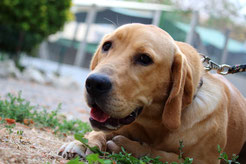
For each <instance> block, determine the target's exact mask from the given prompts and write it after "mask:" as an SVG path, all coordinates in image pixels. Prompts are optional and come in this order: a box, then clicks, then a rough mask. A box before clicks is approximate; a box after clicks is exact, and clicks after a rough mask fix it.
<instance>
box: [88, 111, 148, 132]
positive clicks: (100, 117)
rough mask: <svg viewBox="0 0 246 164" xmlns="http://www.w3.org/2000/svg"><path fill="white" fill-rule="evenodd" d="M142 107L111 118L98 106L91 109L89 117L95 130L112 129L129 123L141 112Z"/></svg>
mask: <svg viewBox="0 0 246 164" xmlns="http://www.w3.org/2000/svg"><path fill="white" fill-rule="evenodd" d="M142 110H143V107H138V108H136V109H135V110H134V111H133V112H132V113H131V114H130V115H128V116H126V117H124V118H120V119H117V118H113V117H110V116H109V115H107V114H106V113H104V112H103V111H102V110H101V109H100V108H92V109H91V117H90V118H89V120H90V123H91V125H92V127H93V128H94V129H95V130H97V129H98V130H105V131H112V130H117V129H119V128H120V127H121V126H123V125H128V124H131V123H132V122H133V121H135V119H136V118H137V116H138V115H139V114H140V113H141V112H142Z"/></svg>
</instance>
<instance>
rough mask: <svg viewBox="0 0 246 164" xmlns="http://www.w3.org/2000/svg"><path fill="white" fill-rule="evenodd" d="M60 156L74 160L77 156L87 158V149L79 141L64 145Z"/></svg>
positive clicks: (59, 152) (59, 153) (60, 150)
mask: <svg viewBox="0 0 246 164" xmlns="http://www.w3.org/2000/svg"><path fill="white" fill-rule="evenodd" d="M58 155H60V156H62V157H63V158H65V159H73V158H75V157H77V156H79V157H80V158H85V156H86V147H85V146H84V145H83V144H82V143H80V142H78V141H73V142H70V143H66V144H64V145H62V147H61V148H60V149H59V151H58Z"/></svg>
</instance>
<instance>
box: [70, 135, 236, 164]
mask: <svg viewBox="0 0 246 164" xmlns="http://www.w3.org/2000/svg"><path fill="white" fill-rule="evenodd" d="M74 138H75V139H76V140H78V141H80V142H81V143H83V145H85V146H86V147H87V148H89V149H90V150H91V151H92V152H94V153H93V154H90V155H88V156H86V158H85V159H86V161H87V162H88V163H89V164H94V163H98V164H192V163H193V158H189V157H186V158H183V154H184V152H183V148H184V144H183V141H180V142H179V148H178V150H179V157H178V159H184V162H179V163H178V162H171V163H168V162H164V163H163V162H161V161H160V160H159V157H156V158H150V157H148V156H144V157H141V158H139V159H138V158H135V157H133V156H132V155H131V154H130V153H127V152H126V151H125V149H124V148H123V147H122V148H121V149H122V151H121V152H120V153H118V154H110V153H108V152H102V151H100V150H99V149H98V148H97V147H90V146H89V145H88V140H87V139H85V138H84V136H83V134H75V135H74ZM217 149H218V152H219V157H218V160H221V161H223V162H224V163H226V164H240V163H239V162H237V159H238V157H239V156H237V155H235V154H233V155H232V159H231V160H230V159H229V158H228V155H227V154H226V153H225V152H223V151H222V149H221V147H220V146H219V145H218V146H217ZM208 158H209V157H208ZM68 164H84V162H82V161H80V160H79V157H77V158H75V159H73V160H70V161H69V162H68Z"/></svg>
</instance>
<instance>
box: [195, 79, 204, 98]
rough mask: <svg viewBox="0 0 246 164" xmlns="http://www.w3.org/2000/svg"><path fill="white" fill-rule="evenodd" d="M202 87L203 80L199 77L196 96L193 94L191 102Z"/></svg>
mask: <svg viewBox="0 0 246 164" xmlns="http://www.w3.org/2000/svg"><path fill="white" fill-rule="evenodd" d="M202 85H203V79H202V77H201V79H200V82H199V84H198V86H197V89H196V94H195V95H194V97H193V100H194V99H195V98H196V95H197V92H198V91H199V89H200V88H201V87H202Z"/></svg>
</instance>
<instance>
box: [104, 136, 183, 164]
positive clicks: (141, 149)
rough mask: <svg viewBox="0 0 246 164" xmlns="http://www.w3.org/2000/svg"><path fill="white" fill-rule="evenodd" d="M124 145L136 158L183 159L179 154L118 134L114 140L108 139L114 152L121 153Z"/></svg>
mask: <svg viewBox="0 0 246 164" xmlns="http://www.w3.org/2000/svg"><path fill="white" fill-rule="evenodd" d="M121 147H123V148H124V149H125V150H126V152H128V153H131V154H132V155H133V156H135V157H136V158H140V157H143V156H145V155H147V156H149V157H152V158H155V157H158V156H159V157H160V160H161V161H162V162H182V161H183V159H179V158H178V154H175V153H169V152H165V151H160V150H156V149H153V148H151V146H149V145H147V144H145V143H139V142H137V141H132V140H130V139H128V138H127V137H124V136H121V135H117V136H115V137H113V138H112V140H109V141H107V148H108V149H109V150H110V151H111V152H114V153H119V152H120V151H121Z"/></svg>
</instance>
